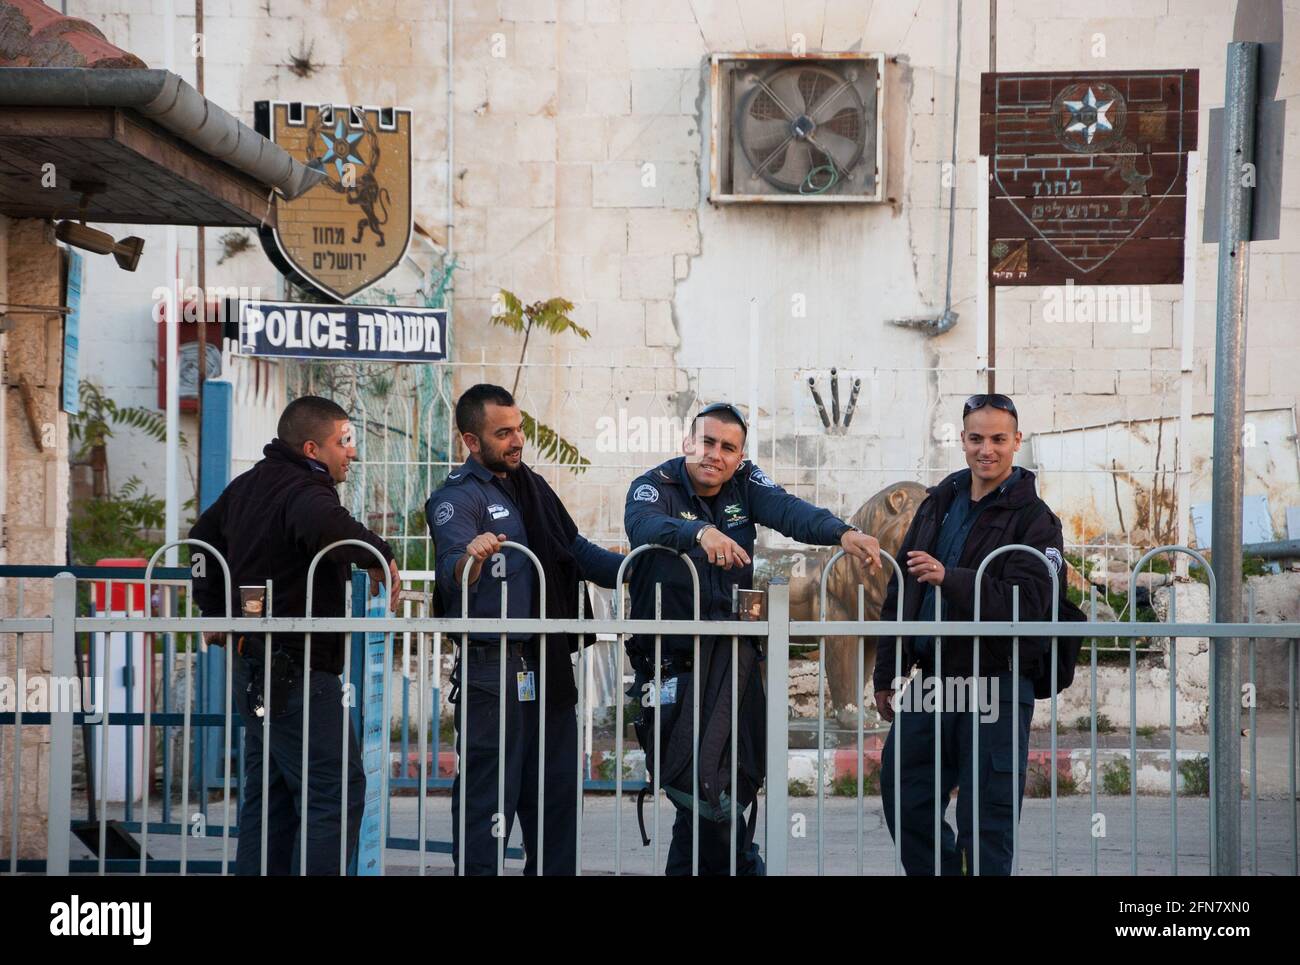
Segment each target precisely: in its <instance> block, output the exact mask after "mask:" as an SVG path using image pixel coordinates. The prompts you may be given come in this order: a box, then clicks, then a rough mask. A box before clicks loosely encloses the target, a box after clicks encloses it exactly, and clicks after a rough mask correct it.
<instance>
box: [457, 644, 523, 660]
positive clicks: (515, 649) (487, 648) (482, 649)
mask: <svg viewBox="0 0 1300 965" xmlns="http://www.w3.org/2000/svg"><path fill="white" fill-rule="evenodd" d="M458 645H460V646H463V644H458ZM528 646H529V641H527V640H507V641H506V656H507V657H525V656H527V655H528V652H527V650H525V648H526V647H528ZM469 651H470V653H472V654H473V655H474V656H475V657H476V658H478V657H491V658H493V659H495V658H496V657H497V656H498V655H499V654H500V653H501V641H500V640H471V641H469Z"/></svg>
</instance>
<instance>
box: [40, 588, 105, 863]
mask: <svg viewBox="0 0 1300 965" xmlns="http://www.w3.org/2000/svg"><path fill="white" fill-rule="evenodd" d="M51 615H52V617H53V627H52V631H53V632H52V633H51V634H50V640H51V643H52V646H51V651H52V654H53V657H52V659H51V667H50V673H51V676H52V678H53V679H52V681H51V682H52V683H54V682H59V681H66V680H77V664H76V655H75V650H76V634H75V633H74V632H73V621H74V620H75V619H76V616H77V578H76V577H75V576H73V575H72V574H71V573H60V574H58V575H57V576H56V577H54V606H53V609H52V610H51ZM50 692H51V693H52V694H67V693H68V688H67V687H62V686H51V687H50ZM100 692H101V693H103V692H104V691H103V690H102V688H101V690H100ZM77 693H78V696H80V693H81V689H80V687H78V689H77ZM78 703H79V701H71V702H69V704H68V705H67V706H64V703H63V701H61V700H60V701H54V702H51V704H50V772H49V773H50V785H49V789H48V790H49V799H48V807H47V812H46V820H47V824H46V829H45V873H46V874H48V875H66V874H67V873H68V853H69V846H70V838H71V835H72V715H73V712H74V711H76V710H77V709H78V707H77V704H78Z"/></svg>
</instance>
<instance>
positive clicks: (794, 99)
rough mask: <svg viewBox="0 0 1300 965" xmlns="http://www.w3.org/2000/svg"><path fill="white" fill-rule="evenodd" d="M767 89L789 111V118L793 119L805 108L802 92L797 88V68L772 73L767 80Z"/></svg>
mask: <svg viewBox="0 0 1300 965" xmlns="http://www.w3.org/2000/svg"><path fill="white" fill-rule="evenodd" d="M767 90H769V91H770V92H771V94H772V96H773V97H775V98H776V99H777V100H779V101H780V103H781V106H782V107H783V108H784V109H785V110H786V111H788V112H789V117H790V120H794V119H795V118H796V117H798V116H799V115H800V114H802V113H803V112H804V111H805V110H807V107H806V105H805V104H804V100H803V93H802V92H801V91H800V90H799V72H798V71H797V70H782V71H779V72H778V73H776V74H774V75H773V76H772V77H771V78H770V80H768V82H767Z"/></svg>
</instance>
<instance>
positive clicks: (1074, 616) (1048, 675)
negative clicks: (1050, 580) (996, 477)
mask: <svg viewBox="0 0 1300 965" xmlns="http://www.w3.org/2000/svg"><path fill="white" fill-rule="evenodd" d="M1046 511H1047V503H1045V502H1043V501H1042V500H1041V499H1039V500H1038V502H1037V504H1036V505H1035V506H1034V508H1033V509H1032V510H1030V511H1029V512H1028V513H1027V514H1025V515H1024V516H1023V517H1021V520H1020V522H1019V523H1018V524H1017V525H1016V531H1015V538H1014V539H1013V540H1012V542H1014V543H1023V542H1024V539H1025V533H1027V532H1028V531H1029V527H1030V526H1032V525H1033V524H1034V522H1035V521H1036V520H1037V519H1038V517H1039V516H1041V515H1042V514H1043V513H1044V512H1046ZM1026 545H1028V544H1026ZM1056 584H1057V592H1058V593H1059V604H1058V606H1057V611H1056V612H1057V619H1059V620H1060V621H1061V622H1062V623H1087V622H1088V616H1087V614H1085V613H1084V612H1083V611H1082V610H1080V609H1079V608H1078V607H1077V606H1075V605H1074V604H1073V603H1071V602H1070V597H1069V594H1068V592H1067V589H1068V586H1069V580H1068V579H1067V578H1066V568H1065V564H1064V557H1062V566H1061V571H1060V573H1058V574H1057V581H1056ZM1082 649H1083V637H1058V638H1057V641H1056V690H1055V691H1053V690H1052V661H1051V655H1050V653H1049V654H1048V655H1047V657H1046V659H1044V660H1042V661H1040V662H1039V664H1038V669H1037V672H1036V673H1035V674H1034V677H1033V681H1034V697H1035V698H1036V699H1038V700H1047V699H1049V698H1051V697H1053V696H1055V694H1059V693H1061V692H1062V691H1063V690H1065V688H1066V687H1068V686H1070V684H1072V683H1073V682H1074V667H1075V664H1076V663H1078V660H1079V652H1080V651H1081V650H1082Z"/></svg>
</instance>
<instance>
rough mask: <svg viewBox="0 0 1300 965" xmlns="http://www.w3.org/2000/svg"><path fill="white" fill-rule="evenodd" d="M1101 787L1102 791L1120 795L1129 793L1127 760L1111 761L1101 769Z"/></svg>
mask: <svg viewBox="0 0 1300 965" xmlns="http://www.w3.org/2000/svg"><path fill="white" fill-rule="evenodd" d="M1101 787H1102V791H1103V793H1106V794H1115V795H1122V794H1128V793H1129V788H1130V784H1129V773H1128V761H1125V760H1115V761H1111V762H1110V763H1109V764H1107V765H1106V766H1105V767H1103V768H1102V769H1101Z"/></svg>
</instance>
